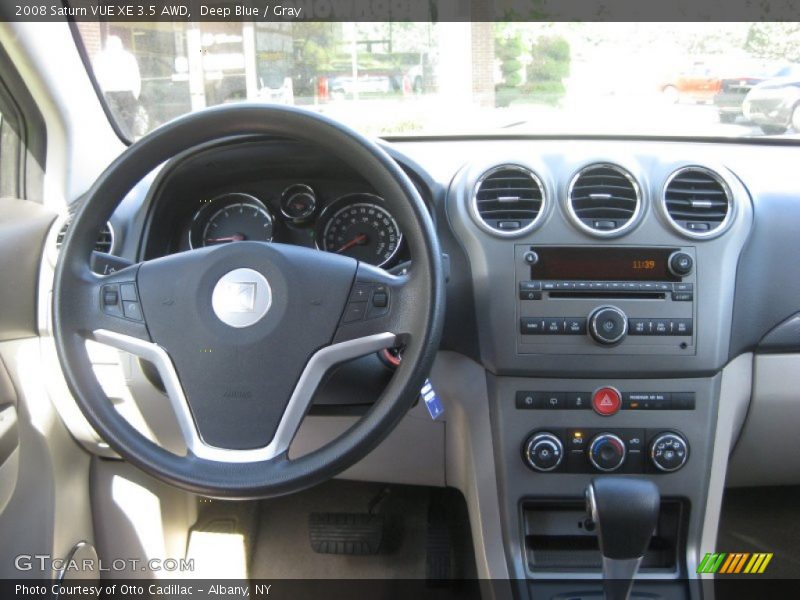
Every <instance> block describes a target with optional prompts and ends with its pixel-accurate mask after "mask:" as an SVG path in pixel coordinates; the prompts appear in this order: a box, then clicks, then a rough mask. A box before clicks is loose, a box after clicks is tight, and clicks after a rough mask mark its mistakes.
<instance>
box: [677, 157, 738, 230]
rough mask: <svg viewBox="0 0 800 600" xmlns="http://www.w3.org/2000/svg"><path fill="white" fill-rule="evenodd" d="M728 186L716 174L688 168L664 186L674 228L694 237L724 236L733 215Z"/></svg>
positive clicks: (679, 172)
mask: <svg viewBox="0 0 800 600" xmlns="http://www.w3.org/2000/svg"><path fill="white" fill-rule="evenodd" d="M731 201H732V198H731V193H730V190H729V189H728V186H727V185H726V184H725V182H724V181H723V179H722V178H721V177H720V176H719V175H718V174H717V173H715V172H713V171H710V170H708V169H705V168H702V167H687V168H684V169H681V170H679V171H677V172H676V173H674V174H673V175H672V177H670V179H669V180H668V181H667V184H666V186H664V208H665V209H666V212H667V216H669V218H670V220H671V221H672V223H673V225H675V226H676V227H677V228H678V229H679V230H680V231H681V232H682V233H685V234H688V235H690V236H692V237H708V236H710V235H717V234H718V233H721V231H722V229H723V226H724V225H725V224H726V223H728V221H729V216H730V214H731V209H732V204H731Z"/></svg>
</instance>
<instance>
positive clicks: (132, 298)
mask: <svg viewBox="0 0 800 600" xmlns="http://www.w3.org/2000/svg"><path fill="white" fill-rule="evenodd" d="M119 293H120V296H121V297H122V301H123V302H138V301H139V298H138V297H137V296H136V284H133V283H122V284H120V286H119Z"/></svg>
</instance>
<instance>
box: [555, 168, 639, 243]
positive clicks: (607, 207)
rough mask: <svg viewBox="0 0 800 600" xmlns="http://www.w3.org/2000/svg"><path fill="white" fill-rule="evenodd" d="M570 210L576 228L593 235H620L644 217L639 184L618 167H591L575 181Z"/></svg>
mask: <svg viewBox="0 0 800 600" xmlns="http://www.w3.org/2000/svg"><path fill="white" fill-rule="evenodd" d="M567 209H568V211H569V215H570V217H571V218H572V220H573V222H574V223H575V225H577V226H578V227H579V228H580V229H583V230H584V231H586V232H588V233H590V234H592V235H595V236H599V237H612V236H617V235H620V234H622V233H624V232H625V231H628V230H629V229H630V228H631V227H633V226H634V225H635V224H636V223H637V222H638V220H639V216H640V215H641V212H642V197H641V194H640V192H639V184H638V183H636V180H635V179H634V178H633V176H632V175H631V174H630V173H628V172H627V171H626V170H625V169H623V168H622V167H618V166H617V165H611V164H596V165H589V166H588V167H585V168H583V169H581V170H580V171H579V172H578V173H577V174H576V175H575V177H573V178H572V182H571V183H570V185H569V191H568V193H567Z"/></svg>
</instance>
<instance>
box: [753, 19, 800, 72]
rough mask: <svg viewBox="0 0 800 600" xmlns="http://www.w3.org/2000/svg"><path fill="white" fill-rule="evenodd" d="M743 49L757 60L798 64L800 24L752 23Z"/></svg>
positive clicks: (799, 60)
mask: <svg viewBox="0 0 800 600" xmlns="http://www.w3.org/2000/svg"><path fill="white" fill-rule="evenodd" d="M744 47H745V50H748V51H749V52H751V53H752V54H754V55H755V56H758V57H759V58H769V59H778V60H787V61H789V62H800V23H766V22H763V23H753V24H752V25H750V29H749V30H748V32H747V40H746V41H745V46H744Z"/></svg>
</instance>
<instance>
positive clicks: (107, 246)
mask: <svg viewBox="0 0 800 600" xmlns="http://www.w3.org/2000/svg"><path fill="white" fill-rule="evenodd" d="M68 228H69V221H67V222H66V223H64V225H62V226H61V229H60V230H59V232H58V236H56V248H57V249H59V250H60V249H61V244H63V243H64V237H65V236H66V235H67V229H68ZM113 247H114V230H113V229H112V228H111V223H106V225H105V227H103V229H101V230H100V233H99V235H98V236H97V241H96V242H95V243H94V249H95V251H97V252H105V253H106V254H110V253H111V249H112V248H113Z"/></svg>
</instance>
